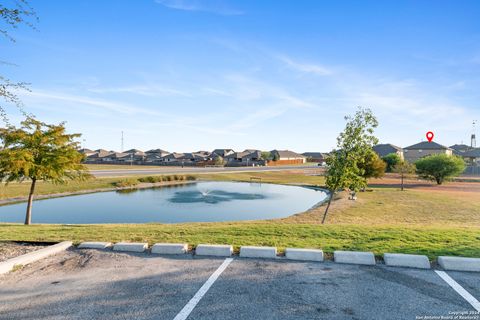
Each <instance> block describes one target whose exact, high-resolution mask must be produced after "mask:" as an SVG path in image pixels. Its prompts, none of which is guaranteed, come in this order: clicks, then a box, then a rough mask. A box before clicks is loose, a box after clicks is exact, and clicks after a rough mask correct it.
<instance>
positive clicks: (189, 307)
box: [173, 258, 233, 320]
mask: <svg viewBox="0 0 480 320" xmlns="http://www.w3.org/2000/svg"><path fill="white" fill-rule="evenodd" d="M232 261H233V258H227V259H225V261H223V263H222V265H221V266H220V267H218V269H217V270H215V272H214V273H213V274H212V275H211V276H210V278H208V280H207V282H205V283H204V284H203V286H202V287H201V288H200V289H199V290H198V291H197V293H195V295H194V296H193V298H192V299H190V301H188V303H187V304H186V305H185V307H183V309H182V310H181V311H180V312H179V313H178V314H177V316H176V317H175V318H174V319H173V320H185V319H187V317H188V316H189V315H190V313H191V312H192V311H193V309H194V308H195V306H196V305H197V304H198V302H200V300H201V299H202V297H203V296H204V295H205V293H207V291H208V289H210V287H211V286H212V285H213V283H214V282H215V281H216V280H217V279H218V277H219V276H220V275H221V274H222V272H223V271H225V269H227V267H228V265H229V264H230V263H231V262H232Z"/></svg>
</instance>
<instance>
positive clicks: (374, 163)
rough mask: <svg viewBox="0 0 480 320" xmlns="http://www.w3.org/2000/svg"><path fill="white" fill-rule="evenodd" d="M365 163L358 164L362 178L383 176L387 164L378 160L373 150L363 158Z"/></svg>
mask: <svg viewBox="0 0 480 320" xmlns="http://www.w3.org/2000/svg"><path fill="white" fill-rule="evenodd" d="M365 158H366V159H365V162H363V163H361V164H359V169H361V170H363V174H362V176H363V177H364V178H365V179H368V178H381V177H383V176H384V175H385V170H386V168H387V164H386V163H385V162H384V161H383V160H382V159H380V157H379V156H378V154H376V153H375V152H374V151H373V150H371V152H369V153H368V154H367V155H366V157H365Z"/></svg>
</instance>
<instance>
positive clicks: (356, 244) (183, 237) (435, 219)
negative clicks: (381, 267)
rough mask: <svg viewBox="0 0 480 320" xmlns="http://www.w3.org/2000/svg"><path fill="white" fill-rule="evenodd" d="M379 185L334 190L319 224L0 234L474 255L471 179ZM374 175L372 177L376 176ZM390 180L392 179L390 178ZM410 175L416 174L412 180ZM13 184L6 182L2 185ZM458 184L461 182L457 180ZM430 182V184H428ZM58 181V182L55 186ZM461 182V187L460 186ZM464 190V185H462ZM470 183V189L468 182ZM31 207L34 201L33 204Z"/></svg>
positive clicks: (293, 177)
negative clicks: (350, 192)
mask: <svg viewBox="0 0 480 320" xmlns="http://www.w3.org/2000/svg"><path fill="white" fill-rule="evenodd" d="M198 177H199V178H200V179H205V180H235V181H250V178H251V177H256V178H261V179H262V182H270V183H288V184H305V185H317V186H321V185H323V183H324V179H323V177H321V176H312V175H305V174H303V173H302V171H298V170H297V171H292V172H259V173H231V174H205V175H199V176H198ZM117 180H118V178H107V179H97V180H93V181H91V182H89V183H75V184H72V185H66V186H60V187H61V189H59V188H58V186H52V185H48V184H41V187H40V188H39V190H40V191H41V192H42V193H48V192H60V190H62V191H65V190H70V191H71V190H81V189H82V188H89V189H91V188H92V186H94V187H105V186H107V185H108V186H111V183H112V182H114V181H117ZM381 181H382V186H378V187H371V188H369V190H370V191H369V192H362V193H359V198H358V200H357V201H349V200H347V199H346V197H345V195H344V194H343V195H342V194H340V195H339V196H338V197H337V198H338V199H337V200H336V201H334V202H333V204H332V208H331V212H330V215H329V218H328V220H327V224H326V225H321V224H320V219H321V216H322V214H323V210H324V208H323V207H319V208H317V209H313V210H310V211H308V212H306V213H301V214H298V215H294V216H291V217H288V218H285V219H277V220H265V221H245V222H230V223H186V224H129V225H127V224H119V225H113V224H112V225H77V226H72V225H68V226H66V225H32V226H23V225H19V224H0V240H22V241H60V240H69V239H70V240H73V241H75V242H81V241H86V240H90V241H94V240H98V241H147V242H149V243H154V242H186V243H189V244H190V245H193V246H195V245H197V244H199V243H218V244H221V243H223V244H232V245H234V246H235V247H237V248H238V246H241V245H268V246H277V247H279V249H280V250H281V249H283V248H285V247H305V248H307V247H310V248H322V249H324V250H325V251H326V252H332V251H333V250H337V249H343V250H370V251H374V252H375V253H376V254H377V255H380V254H382V253H385V252H404V253H418V254H426V255H428V256H429V257H430V258H434V257H436V256H439V255H462V256H471V257H480V200H479V199H480V197H479V195H480V193H479V192H475V191H474V192H472V190H470V189H472V188H473V187H475V188H478V187H479V186H478V183H475V182H473V183H471V182H470V184H469V183H468V182H465V183H461V182H459V183H457V185H458V187H459V189H453V188H452V185H448V184H447V185H445V186H442V187H439V188H438V187H435V188H428V185H427V187H426V188H423V189H422V188H409V189H408V190H407V191H405V192H401V191H399V190H398V188H396V187H395V186H394V185H393V183H392V181H394V180H392V179H385V180H381ZM377 182H378V181H377ZM390 183H392V184H391V185H390ZM412 183H417V182H412ZM12 186H13V189H10V188H11V187H12ZM465 186H466V187H465ZM432 187H434V186H433V185H432ZM62 188H63V189H62ZM462 188H463V189H462ZM0 190H2V197H5V195H8V194H10V195H11V194H16V195H18V194H26V192H27V190H28V186H27V185H26V184H25V185H21V186H20V185H11V186H9V187H7V188H5V187H4V186H2V189H0ZM465 190H466V191H465ZM475 190H476V189H475ZM33 215H35V206H34V209H33Z"/></svg>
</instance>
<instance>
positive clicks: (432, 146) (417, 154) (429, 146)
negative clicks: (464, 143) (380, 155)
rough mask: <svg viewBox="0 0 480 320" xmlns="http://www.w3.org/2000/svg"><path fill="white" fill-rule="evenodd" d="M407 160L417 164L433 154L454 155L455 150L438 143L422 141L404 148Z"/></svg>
mask: <svg viewBox="0 0 480 320" xmlns="http://www.w3.org/2000/svg"><path fill="white" fill-rule="evenodd" d="M403 154H404V157H405V160H407V161H408V162H415V161H417V160H418V159H420V158H423V157H426V156H430V155H432V154H446V155H449V156H451V155H453V149H451V148H449V147H446V146H444V145H441V144H439V143H436V142H433V141H432V142H428V141H422V142H419V143H416V144H414V145H411V146H408V147H406V148H403Z"/></svg>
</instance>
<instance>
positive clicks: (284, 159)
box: [268, 150, 307, 166]
mask: <svg viewBox="0 0 480 320" xmlns="http://www.w3.org/2000/svg"><path fill="white" fill-rule="evenodd" d="M270 155H271V157H272V159H275V161H268V165H269V166H270V165H282V164H302V163H305V162H307V158H306V157H305V156H304V155H301V154H298V153H296V152H293V151H290V150H272V151H270Z"/></svg>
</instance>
